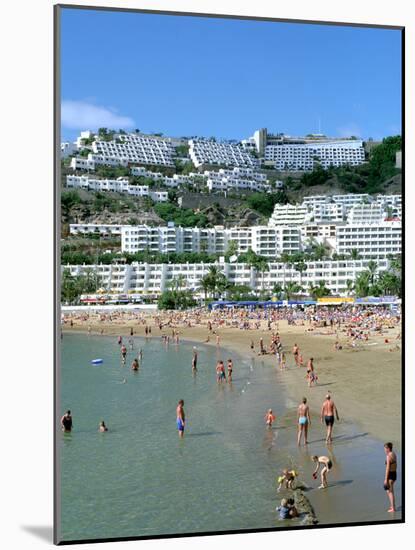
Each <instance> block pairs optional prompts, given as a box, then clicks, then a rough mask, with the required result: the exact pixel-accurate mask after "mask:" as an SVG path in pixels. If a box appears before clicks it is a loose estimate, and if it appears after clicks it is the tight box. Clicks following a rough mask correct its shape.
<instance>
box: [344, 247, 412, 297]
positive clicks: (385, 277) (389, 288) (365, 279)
mask: <svg viewBox="0 0 415 550" xmlns="http://www.w3.org/2000/svg"><path fill="white" fill-rule="evenodd" d="M377 267H378V266H377V263H376V262H375V261H370V262H369V263H368V265H367V269H366V270H365V271H363V272H362V273H360V274H359V275H358V276H357V277H356V279H355V281H354V284H353V285H352V284H351V283H350V284H348V290H349V287H350V293H351V292H352V290H354V293H355V295H356V296H357V297H359V298H363V297H365V296H398V297H399V298H400V297H401V295H402V274H401V269H402V266H401V258H400V256H399V257H396V258H391V259H390V269H389V270H388V271H382V272H381V273H377ZM348 283H349V282H348Z"/></svg>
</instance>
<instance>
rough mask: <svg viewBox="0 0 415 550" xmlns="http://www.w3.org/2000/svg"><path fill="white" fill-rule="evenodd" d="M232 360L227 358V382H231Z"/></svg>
mask: <svg viewBox="0 0 415 550" xmlns="http://www.w3.org/2000/svg"><path fill="white" fill-rule="evenodd" d="M232 371H233V362H232V359H228V382H232Z"/></svg>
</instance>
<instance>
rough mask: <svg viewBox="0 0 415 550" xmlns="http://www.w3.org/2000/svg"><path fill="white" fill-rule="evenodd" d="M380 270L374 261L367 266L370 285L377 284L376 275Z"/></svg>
mask: <svg viewBox="0 0 415 550" xmlns="http://www.w3.org/2000/svg"><path fill="white" fill-rule="evenodd" d="M377 268H378V264H377V263H376V262H375V261H374V260H370V262H368V264H367V270H368V272H369V276H370V277H369V281H370V284H371V285H373V284H374V282H375V274H376V271H377Z"/></svg>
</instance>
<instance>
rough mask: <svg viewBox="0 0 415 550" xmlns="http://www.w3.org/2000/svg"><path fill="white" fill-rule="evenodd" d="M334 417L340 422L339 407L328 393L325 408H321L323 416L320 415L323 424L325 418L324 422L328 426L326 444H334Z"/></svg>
mask: <svg viewBox="0 0 415 550" xmlns="http://www.w3.org/2000/svg"><path fill="white" fill-rule="evenodd" d="M334 415H336V418H337V420H340V418H339V413H338V411H337V407H336V405H335V403H334V401H333V400H332V398H331V395H330V394H329V393H328V394H327V395H326V399H325V401H324V403H323V406H322V407H321V414H320V420H321V423H322V424H323V418H324V422H325V424H326V426H327V436H326V443H332V441H333V439H332V435H333V425H334Z"/></svg>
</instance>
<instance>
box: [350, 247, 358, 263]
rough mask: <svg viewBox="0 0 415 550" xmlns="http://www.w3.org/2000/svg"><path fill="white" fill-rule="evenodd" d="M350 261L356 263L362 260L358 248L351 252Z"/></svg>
mask: <svg viewBox="0 0 415 550" xmlns="http://www.w3.org/2000/svg"><path fill="white" fill-rule="evenodd" d="M350 259H351V260H354V261H355V260H359V259H360V252H359V251H358V250H357V248H353V249H352V250H351V251H350Z"/></svg>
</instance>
